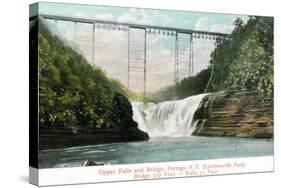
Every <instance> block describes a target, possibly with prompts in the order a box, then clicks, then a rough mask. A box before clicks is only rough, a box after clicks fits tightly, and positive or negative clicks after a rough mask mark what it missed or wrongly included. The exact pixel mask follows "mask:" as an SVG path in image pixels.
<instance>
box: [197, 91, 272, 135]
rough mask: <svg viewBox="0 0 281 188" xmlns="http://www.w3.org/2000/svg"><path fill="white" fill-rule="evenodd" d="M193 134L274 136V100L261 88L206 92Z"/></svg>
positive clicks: (198, 111)
mask: <svg viewBox="0 0 281 188" xmlns="http://www.w3.org/2000/svg"><path fill="white" fill-rule="evenodd" d="M194 121H197V125H196V128H195V130H194V132H193V135H197V136H234V137H243V138H273V100H272V99H265V98H264V97H262V96H261V95H260V94H259V93H258V92H237V91H227V92H220V93H214V94H210V95H207V96H205V97H204V98H203V100H202V101H201V103H200V106H199V108H198V110H197V111H196V113H195V115H194Z"/></svg>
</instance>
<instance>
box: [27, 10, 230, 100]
mask: <svg viewBox="0 0 281 188" xmlns="http://www.w3.org/2000/svg"><path fill="white" fill-rule="evenodd" d="M36 17H37V16H35V17H31V18H30V20H33V19H34V18H36ZM39 17H41V18H43V19H46V20H49V21H50V20H52V21H54V22H55V24H56V25H57V23H58V21H65V22H70V23H73V24H74V38H79V41H82V42H89V41H90V42H91V45H90V47H88V49H86V50H87V51H91V61H90V62H91V63H92V64H94V63H95V52H96V50H95V41H96V39H95V31H96V29H105V30H117V31H124V32H127V33H128V67H127V88H128V90H133V88H134V87H136V86H137V87H141V88H142V89H141V90H142V92H143V100H144V101H145V99H146V98H145V97H146V80H147V79H146V77H147V70H146V69H147V35H148V34H153V35H167V36H172V37H174V41H175V45H174V51H175V57H174V58H175V61H174V62H175V64H174V85H175V87H176V86H177V84H178V83H179V82H180V81H181V80H182V79H184V78H187V77H189V76H192V75H193V73H194V48H193V46H194V45H193V44H194V39H203V40H216V39H218V38H224V37H227V35H228V34H225V33H217V32H207V31H198V30H190V29H182V28H173V27H161V26H153V25H142V24H132V23H122V22H113V21H103V20H94V19H84V18H74V17H65V16H54V15H42V14H41V15H39ZM77 24H87V25H91V26H92V27H91V28H92V36H91V40H89V36H84V37H81V36H79V37H77V35H78V33H79V32H78V29H77ZM175 90H176V89H175ZM175 95H176V93H175Z"/></svg>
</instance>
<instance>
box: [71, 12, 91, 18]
mask: <svg viewBox="0 0 281 188" xmlns="http://www.w3.org/2000/svg"><path fill="white" fill-rule="evenodd" d="M74 16H75V17H78V18H89V15H87V14H85V13H84V12H76V13H75V14H74Z"/></svg>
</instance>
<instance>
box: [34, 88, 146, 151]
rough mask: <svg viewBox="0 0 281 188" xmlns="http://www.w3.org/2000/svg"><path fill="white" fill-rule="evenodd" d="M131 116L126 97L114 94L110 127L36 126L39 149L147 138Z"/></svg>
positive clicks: (129, 105)
mask: <svg viewBox="0 0 281 188" xmlns="http://www.w3.org/2000/svg"><path fill="white" fill-rule="evenodd" d="M132 117H133V111H132V106H131V103H130V102H129V100H128V99H127V98H126V97H124V96H123V95H121V94H118V93H117V94H116V95H115V97H114V99H113V107H112V113H111V121H112V123H113V124H114V126H112V127H101V128H97V126H74V127H68V126H44V125H40V127H39V149H40V150H42V149H56V148H66V147H73V146H86V145H94V144H105V143H114V142H129V141H142V140H148V139H149V136H148V134H147V133H146V132H143V131H141V130H140V129H139V128H138V124H137V123H136V122H135V121H134V120H133V119H132Z"/></svg>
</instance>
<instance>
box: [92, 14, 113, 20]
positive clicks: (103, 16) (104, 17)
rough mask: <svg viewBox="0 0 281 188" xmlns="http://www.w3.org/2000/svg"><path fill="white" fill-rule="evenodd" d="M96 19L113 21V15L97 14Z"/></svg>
mask: <svg viewBox="0 0 281 188" xmlns="http://www.w3.org/2000/svg"><path fill="white" fill-rule="evenodd" d="M95 19H98V20H112V19H113V15H112V14H111V13H105V14H97V15H96V16H95Z"/></svg>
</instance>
